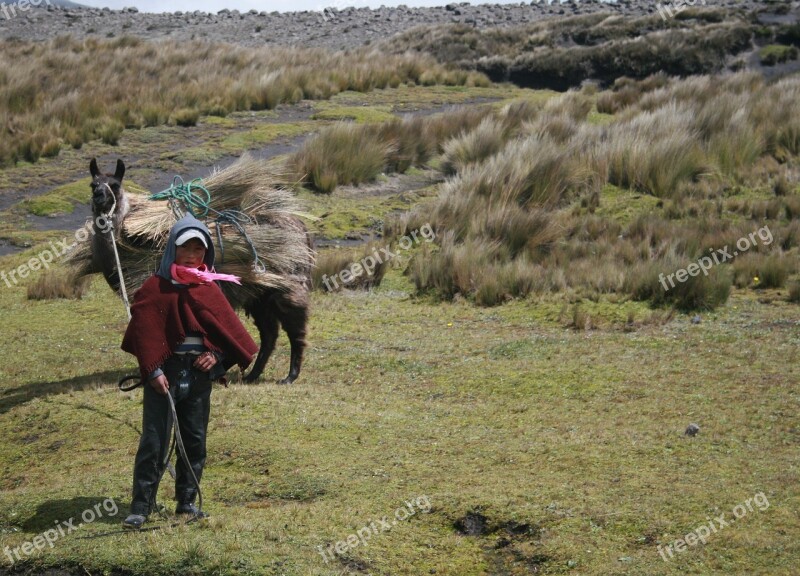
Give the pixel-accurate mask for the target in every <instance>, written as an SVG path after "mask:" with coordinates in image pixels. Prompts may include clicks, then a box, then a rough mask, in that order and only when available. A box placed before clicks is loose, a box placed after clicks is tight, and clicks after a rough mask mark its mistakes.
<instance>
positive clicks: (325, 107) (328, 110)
mask: <svg viewBox="0 0 800 576" xmlns="http://www.w3.org/2000/svg"><path fill="white" fill-rule="evenodd" d="M316 108H317V110H318V112H316V113H315V114H314V115H313V116H312V118H313V119H314V120H334V121H335V120H353V121H354V122H357V123H358V124H369V123H380V122H386V121H388V120H393V119H394V118H396V116H395V115H394V114H392V112H391V107H389V106H380V105H379V106H369V105H366V104H364V105H362V106H336V105H331V104H329V103H327V102H322V103H318V104H317V105H316Z"/></svg>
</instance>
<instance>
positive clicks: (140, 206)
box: [68, 154, 314, 301]
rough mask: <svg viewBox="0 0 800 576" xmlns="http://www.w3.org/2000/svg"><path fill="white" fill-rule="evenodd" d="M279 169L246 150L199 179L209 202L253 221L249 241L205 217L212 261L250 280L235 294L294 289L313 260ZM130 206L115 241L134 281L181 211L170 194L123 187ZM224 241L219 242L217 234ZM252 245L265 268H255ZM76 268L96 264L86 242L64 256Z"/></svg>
mask: <svg viewBox="0 0 800 576" xmlns="http://www.w3.org/2000/svg"><path fill="white" fill-rule="evenodd" d="M277 182H278V177H277V176H276V175H275V174H274V173H270V172H268V171H267V170H266V169H265V164H264V162H262V161H259V160H256V159H254V158H252V157H251V156H249V155H247V154H245V155H244V156H242V157H241V158H240V159H239V160H238V161H237V162H235V163H234V164H232V165H231V166H229V167H228V168H225V169H224V170H218V171H215V172H213V173H212V174H211V176H209V177H208V178H207V179H205V180H204V182H203V184H204V186H205V187H206V189H207V190H208V191H209V192H210V194H211V203H210V206H211V208H213V209H214V210H217V211H222V210H238V211H240V212H242V213H244V214H246V215H247V216H248V217H249V218H250V220H251V222H252V223H247V224H244V225H243V229H244V231H245V232H246V234H247V236H248V237H249V238H250V240H251V241H252V245H253V246H252V247H251V245H250V243H248V241H247V239H246V238H245V237H244V236H243V235H242V234H241V233H240V231H239V230H238V229H237V228H236V227H235V226H234V225H232V224H230V223H223V224H217V223H215V222H213V220H212V219H211V218H213V216H211V215H210V219H209V220H207V222H206V223H207V225H208V228H209V231H210V232H211V236H212V241H213V244H214V248H215V251H216V269H217V271H219V272H223V273H226V274H235V275H237V276H240V277H241V278H242V283H243V284H250V285H252V286H250V287H243V288H237V291H238V293H237V296H238V298H237V300H239V301H243V298H246V297H247V293H248V291H253V292H254V291H258V287H259V286H261V287H264V288H274V289H279V290H282V291H287V292H291V291H296V290H297V288H298V285H305V283H306V282H307V278H308V276H309V273H310V269H311V267H313V265H314V252H313V250H312V249H311V247H310V246H309V241H308V234H307V231H306V228H305V226H304V225H303V223H302V221H300V220H299V219H298V216H306V215H305V213H304V212H303V210H302V208H301V206H300V205H299V204H298V202H297V199H296V198H295V196H294V195H293V194H292V193H291V191H289V190H285V189H282V188H279V187H277V185H276V183H277ZM128 201H129V204H130V210H129V212H128V214H127V216H126V217H125V220H124V221H123V224H122V229H121V231H120V233H119V236H118V240H117V245H118V250H119V254H120V260H121V262H122V267H123V270H124V275H125V281H126V283H128V284H129V285H130V286H134V287H138V286H140V285H141V283H142V282H144V280H146V279H147V277H149V276H150V275H152V274H153V272H154V271H155V270H156V268H157V267H158V264H159V262H160V259H161V253H162V252H163V249H164V246H165V244H166V242H167V239H168V237H169V231H170V229H171V228H172V226H173V224H174V223H175V222H176V221H177V219H178V215H176V214H175V212H174V211H173V210H172V208H171V207H170V203H169V202H168V201H163V200H162V201H152V200H149V199H148V197H147V196H146V195H143V194H130V193H128ZM220 236H221V238H222V243H221V244H220V243H219V237H220ZM253 248H255V250H256V252H257V254H258V256H259V259H260V262H261V264H262V265H263V269H256V267H255V259H254V256H253ZM68 264H69V265H70V267H72V268H73V269H75V270H76V271H79V272H80V273H91V272H99V271H100V270H96V269H95V266H93V264H92V248H91V243H90V242H85V243H83V244H82V245H80V246H78V247H77V248H76V249H75V250H74V251H73V252H72V253H71V254H70V257H69V259H68Z"/></svg>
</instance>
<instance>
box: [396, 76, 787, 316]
mask: <svg viewBox="0 0 800 576" xmlns="http://www.w3.org/2000/svg"><path fill="white" fill-rule="evenodd" d="M798 85H800V84H799V83H798V80H789V79H786V80H782V81H780V82H778V83H776V84H766V83H765V82H764V81H763V80H761V79H758V78H756V77H754V76H753V75H752V74H749V73H740V74H736V75H731V76H726V77H721V78H719V77H718V78H711V77H699V78H691V79H687V80H683V81H678V80H671V79H667V78H664V77H654V78H652V79H650V80H648V81H646V82H634V81H630V82H625V83H620V89H624V88H625V87H629V88H630V89H631V90H633V91H640V92H641V94H640V95H639V97H638V99H636V100H635V101H633V100H632V101H631V103H630V104H629V105H628V106H626V107H625V108H624V110H623V111H622V112H619V113H618V114H617V115H616V118H615V119H614V120H613V121H611V122H610V123H607V124H605V125H595V124H592V123H590V122H589V118H588V112H589V109H590V105H591V96H590V95H589V94H587V93H585V92H580V93H576V92H569V93H566V94H565V95H563V96H562V97H561V98H556V99H553V100H552V101H550V102H548V103H547V104H546V105H545V106H539V107H536V108H534V109H532V110H529V111H528V112H527V113H526V114H525V120H524V121H523V122H522V124H521V125H517V128H516V129H515V130H509V126H508V125H507V124H505V123H504V117H505V115H508V114H509V111H508V109H506V110H504V111H502V112H501V113H496V114H494V115H492V116H489V117H487V118H485V119H484V120H483V121H482V122H481V123H480V124H479V125H478V126H476V127H475V128H474V129H473V130H471V131H468V132H465V133H464V134H463V135H461V136H460V137H458V138H454V139H452V140H450V141H449V142H447V143H445V145H444V153H443V155H442V159H443V160H442V166H443V169H444V170H445V171H446V172H447V173H448V174H450V176H451V177H450V179H448V180H447V181H446V182H445V183H444V184H442V185H441V186H440V192H439V196H438V198H437V199H436V201H435V202H434V203H433V204H432V205H430V206H425V207H424V208H421V209H418V210H416V211H415V212H412V213H411V214H410V215H408V216H406V217H405V224H404V225H405V227H407V228H413V227H414V226H418V225H420V224H421V223H423V222H430V223H431V224H432V226H433V227H434V228H435V229H436V231H437V242H438V243H439V249H438V250H433V249H431V250H427V251H423V252H422V253H420V254H417V255H416V257H415V259H414V261H413V262H412V264H411V266H410V267H409V274H410V276H411V278H412V281H413V282H414V283H415V285H416V286H417V288H418V289H419V290H420V291H428V292H432V293H434V294H437V295H438V296H439V297H442V298H445V299H452V298H456V297H457V296H458V295H460V296H464V297H467V298H470V299H472V300H474V301H475V302H476V303H478V304H481V305H495V304H499V303H502V302H505V301H508V300H510V299H513V298H516V297H521V296H525V295H527V294H530V293H536V292H547V291H551V290H554V291H555V290H568V291H574V292H575V293H576V294H578V295H579V296H582V297H587V298H594V297H596V296H597V295H601V294H623V295H625V296H626V297H630V298H633V299H636V300H644V301H648V302H650V303H651V304H652V305H655V306H672V307H675V308H677V309H681V310H692V309H713V308H715V307H718V306H720V305H722V304H724V303H725V302H726V301H727V299H728V297H729V295H730V293H731V290H732V288H733V286H734V285H736V286H737V287H740V288H747V287H758V288H763V289H770V288H779V287H784V286H785V285H786V282H787V280H788V278H789V277H790V276H791V274H792V273H793V271H794V270H795V269H796V267H797V259H798V254H797V252H796V251H793V248H795V247H796V246H797V244H798V242H800V228H798V226H797V222H796V221H795V219H796V218H797V214H798V213H799V212H800V204H798V203H800V200H798V196H797V195H796V194H794V193H792V192H793V188H794V186H795V184H794V183H793V181H792V180H791V178H793V176H791V173H790V172H787V171H784V172H782V174H783V176H782V178H783V180H780V181H779V182H778V183H777V184H775V183H774V178H773V177H772V176H770V175H769V173H768V172H766V173H763V174H762V172H763V169H764V168H763V167H764V166H769V165H771V164H770V163H773V164H775V165H776V166H777V164H776V162H778V160H777V158H776V157H778V156H779V157H781V158H784V156H785V155H787V154H788V155H789V158H795V156H794V155H793V152H791V151H790V148H786V147H785V146H781V144H780V142H781V139H780V138H781V136H780V135H781V134H785V132H786V125H787V124H790V123H791V118H790V117H789V116H790V115H791V114H798V115H800V106H798V104H797V103H796V102H794V103H793V101H792V97H793V96H794V95H795V93H796V90H797V86H798ZM600 96H602V94H601V95H600ZM764 98H772V100H771V101H774V99H776V98H777V99H778V100H780V101H781V103H782V104H783V105H784V106H785V107H786V108H781V109H778V110H773V109H772V106H766V105H765V104H764V103H763V102H764V101H763V99H764ZM587 101H588V105H587ZM798 101H800V100H798ZM787 109H788V110H789V112H786V110H787ZM783 142H786V139H784V140H783ZM748 179H750V180H751V181H752V182H753V184H754V185H761V186H766V189H765V192H766V193H768V194H769V196H767V197H763V196H762V199H755V198H753V197H748V198H740V199H736V200H735V201H734V200H733V199H731V200H728V201H726V200H725V199H724V197H723V194H724V191H725V190H726V189H729V187H731V186H741V185H742V184H743V183H744V182H746V181H747V180H748ZM759 182H760V183H762V184H756V183H759ZM773 187H775V188H776V189H778V194H777V195H775V194H773V192H772V189H773ZM617 191H626V192H625V194H626V198H627V200H626V201H625V202H617V201H615V200H614V199H613V197H611V198H609V197H608V196H607V195H606V194H607V193H612V192H613V194H614V195H616V194H618V192H617ZM641 194H644V195H646V196H647V197H652V198H654V200H653V201H652V202H649V201H648V202H647V205H648V206H651V207H652V208H651V211H646V212H643V213H640V215H639V216H638V217H633V218H632V217H629V216H626V217H625V218H624V220H625V224H624V225H622V224H620V222H619V221H617V220H613V219H609V218H608V216H609V212H608V210H609V209H610V207H613V208H611V209H612V210H616V211H627V210H628V208H627V205H630V204H631V203H634V202H636V203H638V202H637V201H638V200H639V199H640V198H641V196H640V195H641ZM656 200H657V201H656ZM609 202H610V203H611V204H609ZM614 206H616V207H614ZM623 213H624V212H623ZM765 223H769V227H770V228H771V229H772V230H773V232H774V239H775V242H774V243H773V239H772V237H771V235H772V234H773V232H770V240H769V243H766V242H761V241H758V242H755V244H754V245H752V246H750V247H749V248H748V249H749V250H750V252H749V253H748V255H747V258H744V257H742V258H740V259H739V260H738V261H736V263H735V264H734V266H730V265H729V264H730V263H728V262H726V263H725V265H723V264H720V265H719V266H715V267H714V269H713V270H712V271H711V272H710V273H709V274H702V275H691V276H689V277H687V279H685V280H684V281H681V282H678V283H677V285H672V286H668V287H667V288H664V281H663V278H664V277H665V276H666V275H669V274H670V273H675V272H677V271H679V270H682V269H684V268H686V267H687V266H689V265H690V264H692V263H693V262H696V261H697V260H698V259H699V258H702V257H704V256H707V255H708V254H709V251H713V250H717V249H720V248H723V247H734V246H735V245H736V243H737V241H739V240H740V239H743V238H744V239H745V240H747V238H748V234H750V235H752V234H753V233H754V232H753V231H754V230H765V229H764V228H763V227H764V224H765ZM759 233H760V232H759ZM751 237H752V236H751ZM761 240H765V238H762V239H761ZM751 241H752V240H751ZM773 244H774V245H773ZM751 265H752V266H751ZM746 277H747V278H750V279H751V281H745V278H746ZM752 278H758V281H757V282H755V283H753V282H752Z"/></svg>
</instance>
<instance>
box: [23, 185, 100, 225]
mask: <svg viewBox="0 0 800 576" xmlns="http://www.w3.org/2000/svg"><path fill="white" fill-rule="evenodd" d="M91 181H92V180H91V178H81V179H80V180H78V181H76V182H72V183H70V184H64V185H63V186H58V187H57V188H54V189H53V190H51V191H50V192H48V193H47V194H44V195H41V196H36V197H34V198H31V199H29V200H25V201H24V202H23V206H24V208H25V209H26V210H27V211H28V212H30V213H31V214H35V215H37V216H53V215H56V214H71V213H72V211H73V210H74V208H75V204H76V203H80V204H87V203H88V202H89V200H91V197H92V191H91V188H90V184H91Z"/></svg>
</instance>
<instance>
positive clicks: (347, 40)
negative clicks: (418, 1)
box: [0, 0, 761, 49]
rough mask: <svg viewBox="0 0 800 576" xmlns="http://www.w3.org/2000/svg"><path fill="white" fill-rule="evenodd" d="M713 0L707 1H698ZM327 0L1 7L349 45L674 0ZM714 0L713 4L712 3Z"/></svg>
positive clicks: (109, 28) (641, 8)
mask: <svg viewBox="0 0 800 576" xmlns="http://www.w3.org/2000/svg"><path fill="white" fill-rule="evenodd" d="M358 2H359V0H349V1H348V0H342V2H340V3H339V5H340V6H343V5H346V4H351V3H356V4H357V3H358ZM694 3H696V4H706V2H705V1H704V0H694ZM325 4H326V2H325V0H321V2H320V7H319V10H316V11H303V12H293V13H279V12H270V13H267V12H256V11H255V10H251V11H250V12H246V13H240V12H238V11H237V10H222V11H220V12H218V13H217V14H210V13H204V12H175V13H171V14H145V13H140V12H138V11H137V10H136V9H135V8H127V9H122V10H117V11H115V10H110V9H108V8H104V9H98V8H62V7H57V6H55V5H53V4H52V3H51V4H50V5H47V4H46V1H45V0H41V2H40V6H38V7H35V6H29V9H28V10H27V11H25V12H22V11H19V10H16V11H15V12H14V13H13V14H11V12H10V11H11V8H12V7H11V6H8V10H9V14H8V15H5V14H0V38H3V39H9V38H17V39H23V40H37V41H41V40H47V39H49V38H52V37H54V36H57V35H60V34H71V35H73V36H78V37H84V36H96V37H98V38H112V37H118V36H122V35H126V34H129V35H135V36H140V37H143V38H151V39H155V38H172V39H176V40H190V39H202V40H208V41H216V42H229V43H236V44H242V45H248V46H256V45H264V44H267V45H270V44H273V45H283V46H286V45H297V46H322V47H327V48H335V49H347V48H355V47H358V46H362V45H364V44H369V43H372V42H377V41H379V40H383V39H386V38H388V37H390V36H391V35H393V34H395V33H397V32H401V31H404V30H407V29H409V28H413V27H415V26H419V25H426V24H447V23H463V24H467V25H471V26H475V27H478V28H487V27H508V26H514V25H519V24H524V23H527V22H534V21H537V20H541V19H544V18H552V17H558V16H563V15H571V14H591V13H595V12H604V11H605V12H609V13H612V14H619V15H642V14H657V13H659V11H660V12H661V13H663V14H664V15H665V17H669V16H668V14H669V12H668V11H667V10H665V8H664V6H662V4H666V5H667V7H668V8H670V9H671V11H673V12H674V5H672V4H670V3H669V2H664V3H662V4H658V3H656V2H654V1H651V0H622V1H620V2H617V3H613V4H611V3H604V2H600V1H598V0H588V1H587V0H584V1H581V2H576V1H571V2H566V3H563V4H560V3H553V4H548V3H546V2H531V3H529V4H526V3H522V2H521V3H519V4H499V5H490V4H483V5H475V6H473V5H470V4H468V3H460V4H448V5H446V6H440V7H435V8H408V7H406V6H399V7H390V8H387V7H381V8H378V9H375V10H370V9H369V8H366V7H348V8H344V7H343V8H341V9H337V8H335V7H334V8H325ZM709 5H710V4H709ZM713 5H714V6H717V7H738V8H740V9H748V8H756V7H757V6H759V5H761V4H760V3H757V2H751V1H745V2H739V1H736V0H722V1H719V2H717V1H715V2H714V4H713Z"/></svg>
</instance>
